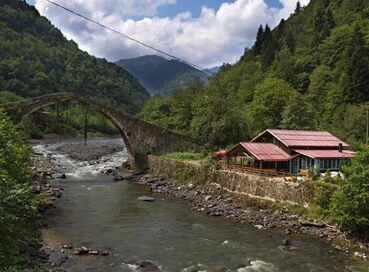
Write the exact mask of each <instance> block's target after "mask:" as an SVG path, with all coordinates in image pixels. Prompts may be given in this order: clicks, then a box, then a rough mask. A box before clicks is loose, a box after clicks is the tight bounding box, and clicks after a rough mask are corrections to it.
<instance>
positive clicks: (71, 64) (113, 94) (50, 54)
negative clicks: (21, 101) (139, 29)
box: [0, 0, 149, 113]
mask: <svg viewBox="0 0 369 272" xmlns="http://www.w3.org/2000/svg"><path fill="white" fill-rule="evenodd" d="M0 91H9V92H13V93H15V94H17V95H20V96H22V97H24V98H27V97H35V96H40V95H46V94H50V93H54V92H59V91H67V92H76V93H79V94H84V95H91V96H94V97H96V98H98V99H99V101H100V102H103V103H107V104H111V105H114V106H116V107H119V108H121V109H123V110H126V111H127V112H130V113H136V112H137V111H139V110H140V108H141V106H142V105H143V103H144V101H145V100H146V99H147V98H148V97H149V94H148V93H147V92H146V91H145V89H144V88H143V87H142V86H141V84H140V83H139V82H138V80H137V79H136V78H134V77H133V76H132V75H131V74H129V73H128V72H127V71H125V70H124V69H122V68H121V67H118V66H117V65H115V64H113V63H109V62H108V61H106V60H104V59H98V58H95V57H92V56H90V55H89V54H88V53H86V52H83V51H81V50H80V49H78V45H77V44H76V43H75V42H73V41H68V40H67V39H66V38H65V37H64V36H63V34H62V33H61V32H60V31H59V30H58V29H57V28H55V27H54V26H53V25H52V24H51V23H50V22H49V21H48V20H47V19H46V18H45V17H41V16H40V14H39V13H38V11H37V10H36V9H35V8H34V7H33V6H30V5H28V4H27V3H26V2H25V1H20V0H2V1H0Z"/></svg>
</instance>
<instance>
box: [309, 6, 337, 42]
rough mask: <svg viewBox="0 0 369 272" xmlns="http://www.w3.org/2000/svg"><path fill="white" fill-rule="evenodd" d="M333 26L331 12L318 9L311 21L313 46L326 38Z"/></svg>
mask: <svg viewBox="0 0 369 272" xmlns="http://www.w3.org/2000/svg"><path fill="white" fill-rule="evenodd" d="M335 26H336V24H335V21H334V17H333V13H332V11H331V10H330V9H327V10H324V9H319V10H318V11H317V12H316V13H315V15H314V19H313V27H314V44H315V45H318V44H319V43H320V42H321V41H322V40H324V39H325V38H327V37H328V36H329V35H330V33H331V30H332V28H334V27H335Z"/></svg>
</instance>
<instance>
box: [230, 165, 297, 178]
mask: <svg viewBox="0 0 369 272" xmlns="http://www.w3.org/2000/svg"><path fill="white" fill-rule="evenodd" d="M226 169H227V170H229V171H235V172H241V173H246V174H254V175H258V176H265V177H291V176H294V175H293V174H290V173H288V172H283V171H276V170H274V169H260V168H253V167H247V166H241V165H227V167H226Z"/></svg>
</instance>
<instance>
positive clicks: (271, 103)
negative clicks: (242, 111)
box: [246, 78, 299, 135]
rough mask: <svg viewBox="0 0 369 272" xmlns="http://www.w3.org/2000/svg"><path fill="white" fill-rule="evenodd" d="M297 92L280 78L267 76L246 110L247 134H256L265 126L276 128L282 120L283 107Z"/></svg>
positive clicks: (257, 88) (265, 127)
mask: <svg viewBox="0 0 369 272" xmlns="http://www.w3.org/2000/svg"><path fill="white" fill-rule="evenodd" d="M298 94H299V93H298V92H297V91H296V90H295V89H293V88H292V87H291V85H289V84H288V83H287V82H286V81H284V80H282V79H277V78H267V79H265V80H264V81H263V82H262V83H260V84H259V85H258V86H257V87H256V89H255V93H254V99H253V101H252V102H251V103H250V105H249V106H248V108H247V110H246V119H247V124H248V128H249V129H250V131H249V134H250V135H256V134H257V133H260V132H261V131H263V130H265V129H267V128H277V127H278V126H279V124H280V123H281V120H282V112H283V109H284V108H285V106H286V105H287V104H288V103H289V101H290V100H291V99H293V98H294V97H296V96H297V95H298Z"/></svg>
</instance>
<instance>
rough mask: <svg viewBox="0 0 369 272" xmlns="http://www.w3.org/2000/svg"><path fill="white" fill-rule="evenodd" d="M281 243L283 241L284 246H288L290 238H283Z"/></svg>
mask: <svg viewBox="0 0 369 272" xmlns="http://www.w3.org/2000/svg"><path fill="white" fill-rule="evenodd" d="M282 243H283V245H284V246H289V245H291V240H290V239H288V238H287V239H284V240H283V241H282Z"/></svg>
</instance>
